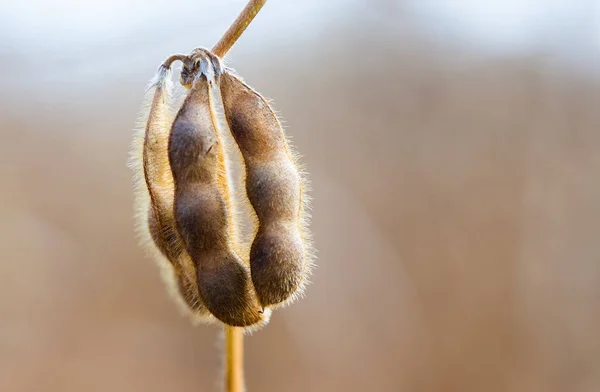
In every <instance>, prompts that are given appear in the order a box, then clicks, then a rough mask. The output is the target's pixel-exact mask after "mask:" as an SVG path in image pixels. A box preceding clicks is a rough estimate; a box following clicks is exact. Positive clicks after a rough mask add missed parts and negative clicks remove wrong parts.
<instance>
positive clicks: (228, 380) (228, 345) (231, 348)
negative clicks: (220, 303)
mask: <svg viewBox="0 0 600 392" xmlns="http://www.w3.org/2000/svg"><path fill="white" fill-rule="evenodd" d="M225 358H226V359H225V360H226V364H225V366H226V368H225V388H226V389H225V390H226V391H227V392H244V333H243V332H242V329H241V328H236V327H230V326H228V325H227V326H225Z"/></svg>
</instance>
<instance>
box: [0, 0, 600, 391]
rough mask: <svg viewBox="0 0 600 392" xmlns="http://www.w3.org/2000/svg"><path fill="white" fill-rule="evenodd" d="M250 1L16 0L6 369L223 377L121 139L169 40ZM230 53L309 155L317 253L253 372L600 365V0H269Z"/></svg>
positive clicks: (4, 224)
mask: <svg viewBox="0 0 600 392" xmlns="http://www.w3.org/2000/svg"><path fill="white" fill-rule="evenodd" d="M244 4H245V0H235V1H233V0H228V1H219V2H216V1H212V2H209V1H203V0H170V1H159V0H144V1H133V0H119V1H117V0H105V1H102V2H100V1H96V2H92V1H88V2H83V1H81V2H79V1H75V0H54V1H43V0H23V1H6V2H4V3H3V5H2V11H1V12H0V60H1V61H0V75H1V76H0V85H1V92H2V94H0V184H1V185H0V260H1V262H0V390H1V391H6V392H13V391H15V392H25V391H40V390H44V391H50V392H52V391H66V392H68V391H82V390H85V391H115V392H116V391H138V390H144V391H165V390H172V391H190V392H191V391H218V390H219V385H220V383H221V372H222V369H221V361H222V354H221V344H222V336H221V333H220V332H219V330H218V329H217V328H215V327H204V326H200V327H193V326H192V325H191V324H190V323H189V322H188V320H187V319H185V318H183V317H181V315H180V314H179V312H178V310H177V309H176V307H175V306H174V305H173V303H172V301H171V300H170V299H169V298H168V296H167V294H166V290H165V289H164V287H163V284H162V282H161V280H160V277H159V271H158V269H157V268H156V266H155V265H154V263H153V262H152V261H151V260H149V259H147V258H146V257H145V256H144V255H143V252H142V251H141V250H140V249H139V248H138V246H137V242H136V239H135V237H134V233H133V221H132V190H131V188H132V187H131V173H130V171H129V169H128V168H127V167H126V161H127V154H128V151H129V146H130V140H131V136H132V129H133V127H134V125H135V123H136V119H137V118H138V115H139V112H140V108H141V106H142V99H143V93H144V89H145V87H146V84H147V82H148V81H149V80H150V78H152V76H153V75H154V72H155V70H156V68H157V66H158V65H159V64H160V63H161V62H162V61H163V60H164V59H165V58H166V57H167V56H168V55H170V54H172V53H176V52H184V53H185V52H188V51H190V50H191V49H192V48H194V47H197V46H205V47H211V46H212V45H213V44H214V43H215V42H216V41H217V40H218V38H219V37H220V35H221V33H222V32H223V31H225V29H226V28H227V27H228V25H229V23H230V22H231V21H232V20H233V19H234V18H235V17H236V16H237V14H238V12H239V11H240V10H241V9H242V8H243V6H244ZM227 64H228V65H230V66H232V67H234V68H235V69H236V70H237V71H238V72H239V73H240V74H241V75H242V76H244V78H245V79H246V81H247V82H248V83H249V84H250V85H252V86H253V87H255V88H256V89H257V90H259V91H260V92H262V93H263V94H264V95H265V96H267V97H269V98H272V99H273V102H274V105H275V108H276V109H277V110H278V111H279V112H280V113H281V115H282V117H283V118H284V119H285V123H286V126H287V129H288V133H289V135H290V137H291V138H293V141H294V143H295V145H296V146H297V148H298V150H299V152H301V153H302V154H303V156H304V162H305V163H306V166H307V168H308V171H309V172H310V173H311V180H312V184H313V188H314V190H313V192H312V196H313V197H314V204H313V206H314V209H313V224H312V228H313V231H314V234H315V241H316V247H317V249H318V256H319V258H318V262H317V264H318V268H317V269H316V271H315V273H314V276H313V279H312V280H313V284H312V285H311V286H310V287H309V289H308V291H307V296H306V298H305V299H304V300H302V301H300V302H298V303H296V304H294V305H293V306H291V307H289V308H286V309H284V310H282V311H277V312H276V313H275V314H274V316H273V318H272V321H271V324H270V325H269V326H268V327H267V328H265V329H263V330H262V331H259V332H257V333H255V334H254V335H253V336H251V337H249V338H248V339H247V346H246V349H247V351H246V360H247V366H246V376H247V377H246V378H247V384H248V390H249V391H250V392H258V391H260V392H270V391H286V392H296V391H328V392H329V391H345V392H353V391H356V392H358V391H365V390H377V391H389V392H395V391H410V392H435V391H447V392H453V391H456V392H459V391H460V392H462V391H474V392H475V391H477V392H478V391H490V392H493V391H523V392H525V391H526V392H535V391H540V392H542V391H543V392H592V391H599V390H600V326H599V324H600V241H599V240H598V236H599V233H600V71H599V70H600V8H599V5H598V2H597V1H594V0H589V1H586V0H571V1H567V0H562V1H559V0H557V1H553V0H529V1H525V0H520V1H517V0H503V1H500V0H494V1H486V2H484V1H475V0H446V1H435V0H404V1H402V0H399V1H391V0H368V1H367V0H329V1H318V0H306V1H291V0H288V1H283V0H279V1H275V0H272V1H269V2H268V3H267V5H266V6H265V8H264V9H263V11H262V12H261V13H260V14H259V16H258V17H257V19H256V20H255V21H254V23H253V24H252V25H251V26H250V28H249V29H248V30H247V32H246V33H245V34H244V36H243V37H242V38H241V39H240V40H239V41H238V43H237V44H236V45H235V46H234V48H233V49H232V50H231V51H230V52H229V54H228V57H227Z"/></svg>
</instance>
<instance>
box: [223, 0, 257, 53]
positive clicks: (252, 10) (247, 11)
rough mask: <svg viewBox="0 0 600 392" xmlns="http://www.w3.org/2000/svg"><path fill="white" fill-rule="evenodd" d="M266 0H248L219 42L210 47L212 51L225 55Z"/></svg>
mask: <svg viewBox="0 0 600 392" xmlns="http://www.w3.org/2000/svg"><path fill="white" fill-rule="evenodd" d="M266 2H267V0H250V1H248V4H246V7H244V9H243V10H242V12H240V14H239V15H238V17H237V19H236V20H235V21H234V22H233V23H232V24H231V26H229V29H227V31H226V32H225V34H223V36H222V37H221V39H220V40H219V42H217V43H216V44H215V46H214V47H213V48H212V52H213V53H214V54H216V55H217V56H219V57H223V56H225V54H226V53H227V52H228V51H229V49H231V47H232V46H233V44H234V43H235V41H237V40H238V38H240V36H241V35H242V33H243V32H244V30H246V27H248V25H249V24H250V22H252V19H254V17H255V16H256V14H258V11H260V9H261V8H262V6H263V5H265V3H266Z"/></svg>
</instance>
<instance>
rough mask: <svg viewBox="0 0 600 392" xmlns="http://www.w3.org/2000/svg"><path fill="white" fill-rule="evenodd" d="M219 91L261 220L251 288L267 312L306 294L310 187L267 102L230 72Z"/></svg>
mask: <svg viewBox="0 0 600 392" xmlns="http://www.w3.org/2000/svg"><path fill="white" fill-rule="evenodd" d="M220 88H221V95H222V100H223V106H224V111H225V117H226V119H227V123H228V125H229V128H230V130H231V133H232V135H233V137H234V139H235V141H236V143H237V145H238V147H239V149H240V152H241V154H242V157H243V160H244V164H245V169H246V180H245V182H246V192H247V197H248V200H249V202H250V204H251V205H252V208H253V210H254V212H255V213H256V217H257V220H258V222H257V223H258V228H257V231H256V235H255V237H254V241H253V243H252V246H251V249H250V266H251V275H252V282H253V284H254V287H255V290H256V293H257V295H258V297H259V300H260V302H261V304H262V305H263V306H265V307H266V306H272V305H278V304H284V303H288V302H290V301H291V300H293V299H294V298H296V297H297V296H298V295H299V294H301V293H302V291H303V288H304V285H305V284H306V281H307V276H308V274H309V271H310V267H311V265H312V247H311V245H310V235H309V232H308V229H307V224H308V223H307V222H308V214H307V196H306V182H305V180H304V177H303V175H302V172H301V170H299V169H298V165H297V160H296V158H295V156H294V154H293V152H292V151H291V148H290V146H289V143H288V142H287V140H286V137H285V134H284V132H283V129H282V126H281V124H280V122H279V120H278V119H277V116H276V115H275V113H274V112H273V110H272V109H271V107H270V106H269V104H268V102H267V101H266V99H265V98H263V97H262V96H261V95H260V94H259V93H258V92H256V91H254V90H253V89H252V88H250V87H249V86H248V85H247V84H245V83H244V82H243V81H242V80H241V79H240V78H239V77H238V76H237V75H235V74H234V73H233V72H232V71H231V70H229V69H225V70H224V71H223V73H222V75H221V78H220Z"/></svg>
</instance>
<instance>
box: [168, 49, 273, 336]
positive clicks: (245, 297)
mask: <svg viewBox="0 0 600 392" xmlns="http://www.w3.org/2000/svg"><path fill="white" fill-rule="evenodd" d="M190 58H191V59H193V60H194V61H195V62H196V63H197V64H199V66H200V67H199V69H194V68H195V67H196V65H194V64H192V65H191V67H192V69H191V70H190V69H188V68H189V67H190V66H189V65H188V64H186V63H185V62H184V71H185V72H183V71H182V79H183V75H187V74H188V72H191V74H193V75H194V79H193V82H192V84H191V88H190V91H189V93H188V95H187V97H186V99H185V101H184V103H183V105H182V107H181V109H180V110H179V113H178V114H177V117H176V118H175V121H174V123H173V126H172V128H171V134H170V139H169V163H170V166H171V170H172V174H173V178H174V181H175V204H174V213H175V220H176V223H177V228H178V231H179V233H180V235H181V238H182V239H183V243H184V245H185V249H186V251H187V252H188V253H189V255H190V257H191V259H192V260H193V262H194V264H195V265H196V268H197V272H198V273H197V282H198V289H199V293H200V297H201V298H202V299H203V301H204V303H205V304H206V307H207V308H208V309H209V311H210V312H211V313H212V314H213V315H214V316H215V317H216V318H218V319H219V320H221V321H222V322H224V323H226V324H229V325H232V326H250V325H254V324H258V323H261V322H264V321H265V318H266V314H264V313H263V312H262V311H261V306H260V304H259V302H258V299H257V298H256V294H255V292H254V290H253V287H252V282H251V279H250V274H249V271H248V267H247V266H246V265H245V264H244V262H243V261H242V260H241V259H240V257H239V256H238V255H237V254H236V252H235V251H234V249H235V242H236V238H235V236H234V235H233V234H234V232H233V228H232V225H233V223H234V222H233V221H232V219H231V216H230V213H229V209H228V203H229V190H228V187H227V180H226V178H225V177H226V176H225V173H224V168H223V165H224V159H225V158H224V151H223V145H222V144H223V143H222V142H221V138H220V135H219V130H218V124H217V118H216V113H215V107H214V100H213V97H212V96H211V85H212V84H213V83H214V82H215V73H217V74H218V72H220V69H214V67H213V64H212V63H211V61H210V60H209V59H207V58H206V57H205V56H202V55H201V54H197V55H195V56H190ZM217 76H218V75H217Z"/></svg>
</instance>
